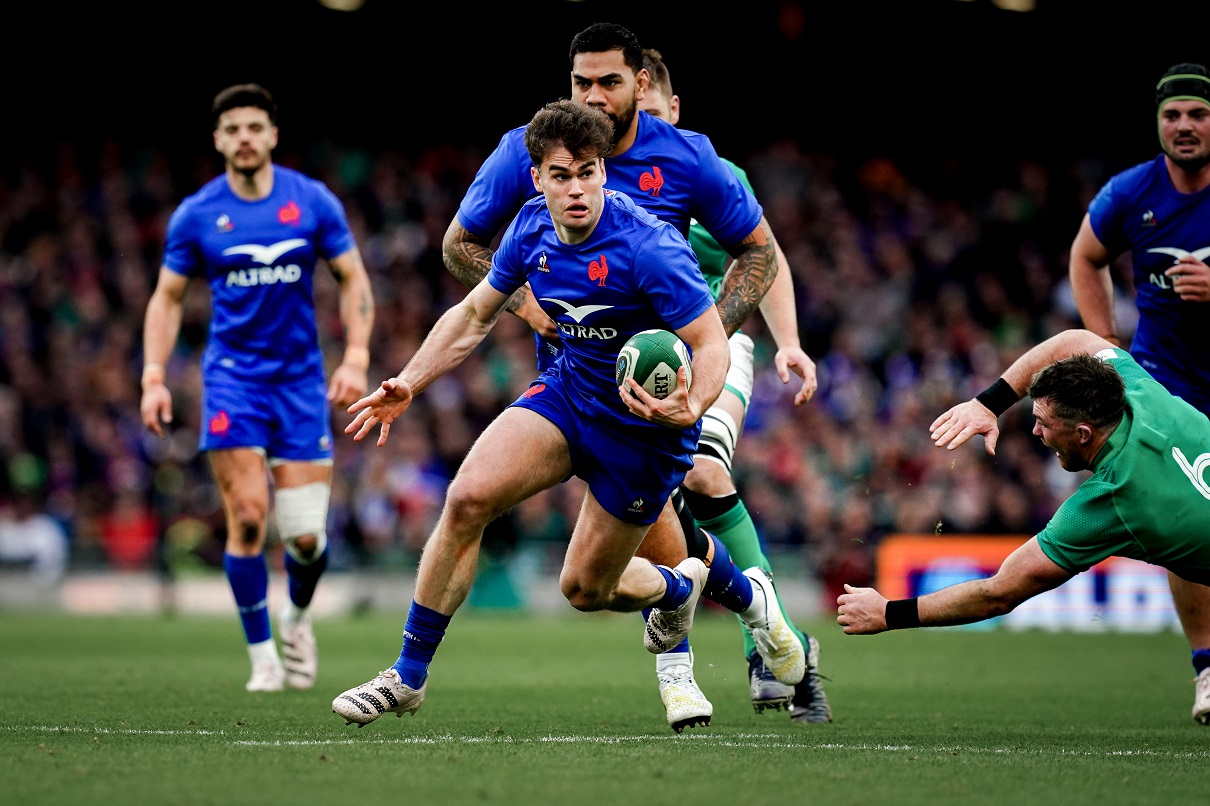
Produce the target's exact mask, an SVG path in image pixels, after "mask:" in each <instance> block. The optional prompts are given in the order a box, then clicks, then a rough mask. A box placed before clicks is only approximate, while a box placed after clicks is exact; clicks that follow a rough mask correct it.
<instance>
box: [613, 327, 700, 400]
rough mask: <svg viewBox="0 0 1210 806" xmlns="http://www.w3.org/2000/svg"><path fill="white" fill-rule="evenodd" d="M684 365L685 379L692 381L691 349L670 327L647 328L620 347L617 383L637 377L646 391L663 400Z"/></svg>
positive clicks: (668, 393)
mask: <svg viewBox="0 0 1210 806" xmlns="http://www.w3.org/2000/svg"><path fill="white" fill-rule="evenodd" d="M681 367H684V368H685V371H686V373H687V374H688V376H687V378H686V380H687V381H688V382H689V384H690V385H692V384H693V367H691V366H690V365H689V349H688V348H687V347H686V346H685V342H683V341H681V340H680V339H679V338H678V337H677V335H676V334H675V333H673V332H672V331H669V330H644V331H642V332H641V333H636V334H634V335H633V336H631V337H630V339H629V340H628V341H627V342H626V343H625V344H624V345H622V349H621V350H618V362H617V366H616V367H615V370H616V371H615V375H616V377H617V381H618V386H622V385H623V384H625V383H626V379H627V378H634V379H635V381H636V382H637V383H638V384H639V386H641V387H643V388H644V389H645V390H647V394H649V395H651V396H652V397H654V398H656V399H657V400H663V399H664V398H666V397H668V395H670V394H672V390H673V389H675V388H676V371H677V370H678V369H680V368H681Z"/></svg>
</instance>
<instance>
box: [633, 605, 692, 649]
mask: <svg viewBox="0 0 1210 806" xmlns="http://www.w3.org/2000/svg"><path fill="white" fill-rule="evenodd" d="M651 611H652V608H650V607H644V608H643V621H646V620H647V619H649V618H651ZM688 651H689V636H687V635H686V636H685V637H684V638H682V639H681V642H680V643H679V644H677V645H676V646H674V647H673V648H672V649H670V650H668V652H688ZM663 654H667V653H663Z"/></svg>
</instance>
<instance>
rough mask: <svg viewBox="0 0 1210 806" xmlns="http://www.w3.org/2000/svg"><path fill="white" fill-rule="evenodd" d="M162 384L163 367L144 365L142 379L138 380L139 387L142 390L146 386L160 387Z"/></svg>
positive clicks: (161, 365)
mask: <svg viewBox="0 0 1210 806" xmlns="http://www.w3.org/2000/svg"><path fill="white" fill-rule="evenodd" d="M163 383H164V365H163V364H144V365H143V377H142V378H141V380H140V385H141V386H142V387H143V389H144V390H145V389H147V387H148V386H162V385H163Z"/></svg>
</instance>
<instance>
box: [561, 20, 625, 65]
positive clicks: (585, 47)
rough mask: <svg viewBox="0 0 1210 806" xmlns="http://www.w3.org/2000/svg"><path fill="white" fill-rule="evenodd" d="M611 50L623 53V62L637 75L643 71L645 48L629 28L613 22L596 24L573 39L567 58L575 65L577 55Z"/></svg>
mask: <svg viewBox="0 0 1210 806" xmlns="http://www.w3.org/2000/svg"><path fill="white" fill-rule="evenodd" d="M611 50H620V51H622V60H623V61H625V62H626V66H627V67H629V68H630V69H631V70H633V71H634V73H635V75H638V73H639V71H640V70H642V69H643V48H642V47H641V46H640V45H639V40H638V37H636V36H635V35H634V34H632V33H631V32H630V30H629V29H628V28H623V27H622V26H621V25H618V24H617V23H613V22H594V23H593V24H592V25H590V26H588V27H587V28H585V29H584V30H583V31H580V33H578V34H576V35H575V36H574V37H572V40H571V49H570V51H569V52H568V54H567V58H568V61H570V62H571V63H572V64H573V65H574V64H575V61H576V54H577V53H607V52H609V51H611Z"/></svg>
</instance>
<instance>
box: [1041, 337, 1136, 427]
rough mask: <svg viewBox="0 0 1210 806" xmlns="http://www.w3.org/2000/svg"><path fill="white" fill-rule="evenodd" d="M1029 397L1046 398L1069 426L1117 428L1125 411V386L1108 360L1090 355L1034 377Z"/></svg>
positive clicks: (1062, 362) (1058, 364) (1064, 361)
mask: <svg viewBox="0 0 1210 806" xmlns="http://www.w3.org/2000/svg"><path fill="white" fill-rule="evenodd" d="M1028 392H1029V396H1030V397H1031V398H1033V399H1034V400H1039V399H1042V398H1045V399H1046V400H1047V402H1048V403H1049V405H1050V410H1051V412H1052V413H1053V414H1054V415H1055V416H1056V417H1058V418H1059V419H1061V420H1064V421H1066V422H1069V423H1089V424H1091V425H1092V426H1093V427H1095V428H1105V427H1107V426H1111V425H1116V424H1117V423H1118V422H1119V421H1121V419H1122V413H1123V412H1124V411H1125V410H1126V385H1125V384H1123V383H1122V376H1121V375H1119V374H1118V371H1117V370H1116V369H1114V368H1113V365H1112V364H1110V363H1109V362H1107V361H1102V360H1101V359H1099V358H1095V357H1093V356H1091V355H1089V354H1088V353H1079V354H1077V355H1073V356H1070V357H1069V358H1064V359H1062V360H1060V361H1056V362H1055V363H1053V364H1051V365H1050V366H1049V367H1046V368H1045V369H1043V370H1042V371H1041V372H1039V373H1038V374H1036V375H1034V378H1033V380H1032V381H1031V382H1030V384H1029V390H1028Z"/></svg>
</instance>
